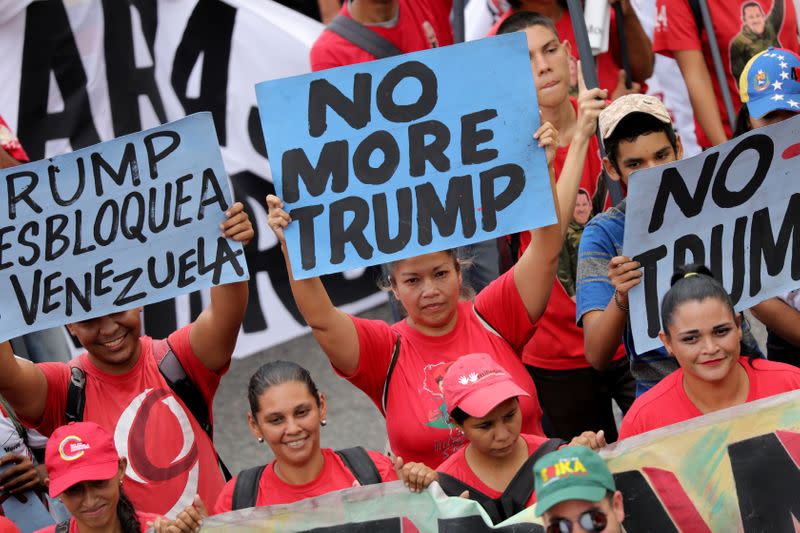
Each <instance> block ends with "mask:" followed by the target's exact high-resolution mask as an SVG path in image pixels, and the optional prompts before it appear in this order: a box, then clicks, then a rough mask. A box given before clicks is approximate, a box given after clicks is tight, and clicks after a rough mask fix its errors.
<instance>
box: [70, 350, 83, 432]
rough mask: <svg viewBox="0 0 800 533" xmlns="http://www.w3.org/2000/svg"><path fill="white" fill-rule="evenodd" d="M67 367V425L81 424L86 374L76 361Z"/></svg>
mask: <svg viewBox="0 0 800 533" xmlns="http://www.w3.org/2000/svg"><path fill="white" fill-rule="evenodd" d="M73 361H74V362H73V363H71V364H70V365H69V374H70V377H69V385H68V386H67V412H66V416H67V423H70V422H83V409H84V407H85V406H86V373H85V372H84V371H83V369H82V368H81V367H80V361H79V360H77V359H74V360H73Z"/></svg>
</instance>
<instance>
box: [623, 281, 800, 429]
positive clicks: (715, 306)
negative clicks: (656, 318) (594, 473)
mask: <svg viewBox="0 0 800 533" xmlns="http://www.w3.org/2000/svg"><path fill="white" fill-rule="evenodd" d="M661 321H662V331H661V332H660V333H659V337H660V338H661V341H662V342H663V343H664V346H666V348H667V351H668V352H669V353H670V355H672V356H673V357H675V359H677V361H678V364H679V365H680V368H679V369H678V370H676V371H675V372H673V373H672V374H670V375H668V376H667V377H665V378H664V379H662V380H661V381H660V382H659V383H658V384H657V385H656V386H654V387H653V388H652V389H650V390H649V391H647V392H645V393H644V394H642V395H641V396H639V398H637V399H636V401H635V402H634V403H633V406H631V408H630V410H629V411H628V413H627V414H626V415H625V418H624V419H623V420H622V427H621V428H620V438H621V439H622V438H626V437H630V436H633V435H637V434H639V433H644V432H645V431H651V430H653V429H657V428H660V427H663V426H667V425H670V424H677V423H678V422H682V421H684V420H688V419H690V418H694V417H697V416H701V415H704V414H707V413H711V412H714V411H719V410H720V409H725V408H727V407H733V406H735V405H739V404H742V403H745V402H752V401H754V400H758V399H761V398H766V397H768V396H773V395H775V394H780V393H783V392H788V391H791V390H795V389H800V369H798V368H796V367H793V366H790V365H786V364H783V363H776V362H773V361H767V360H764V359H754V358H750V360H745V358H744V357H742V354H741V349H740V346H741V345H740V341H741V338H742V325H741V318H740V315H738V314H737V313H736V312H735V311H734V309H733V303H732V301H731V298H730V296H729V295H728V293H727V291H726V290H725V288H724V287H723V286H722V284H721V283H719V281H717V280H716V279H714V277H713V276H712V274H711V271H710V270H708V268H706V267H705V266H702V265H688V266H685V267H681V268H679V269H678V270H676V272H675V274H674V275H673V276H672V287H671V288H670V290H669V291H668V292H667V294H665V295H664V299H663V300H662V302H661Z"/></svg>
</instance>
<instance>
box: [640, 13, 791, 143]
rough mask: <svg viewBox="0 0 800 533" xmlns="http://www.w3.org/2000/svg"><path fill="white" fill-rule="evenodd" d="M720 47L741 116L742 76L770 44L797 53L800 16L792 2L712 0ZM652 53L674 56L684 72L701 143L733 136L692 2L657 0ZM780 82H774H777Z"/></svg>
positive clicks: (737, 109) (718, 140)
mask: <svg viewBox="0 0 800 533" xmlns="http://www.w3.org/2000/svg"><path fill="white" fill-rule="evenodd" d="M707 2H708V9H709V12H710V14H711V20H713V22H714V34H715V36H716V39H717V44H718V45H719V51H720V55H721V56H722V65H723V68H724V71H725V83H727V84H728V89H729V90H730V93H731V99H732V100H733V107H734V112H736V113H738V112H739V107H741V101H740V100H739V89H738V82H739V78H738V76H739V74H738V73H739V72H741V69H742V68H743V67H744V65H745V63H747V61H748V60H749V59H750V57H752V56H753V55H755V54H756V53H758V52H760V51H762V50H766V49H767V48H768V47H769V46H775V47H781V48H787V49H789V50H791V51H793V52H798V48H800V47H799V46H798V39H797V14H796V13H795V8H794V3H793V2H792V0H736V1H735V2H732V1H730V0H707ZM656 10H657V11H656V27H655V33H654V35H653V49H654V50H655V51H656V52H658V53H660V54H664V55H666V56H670V57H674V58H675V60H676V61H677V62H678V66H679V67H680V69H681V72H682V73H683V79H684V80H685V81H686V87H687V89H688V90H689V99H690V100H691V102H692V108H693V109H694V113H695V118H696V121H697V124H698V125H699V127H698V128H697V140H698V143H699V144H700V146H702V147H703V148H710V147H712V146H716V145H718V144H721V143H723V142H725V141H727V140H728V139H729V138H730V137H731V133H732V132H731V128H730V122H729V118H728V115H727V113H726V111H725V107H724V103H723V100H722V90H721V89H720V85H719V83H720V80H718V79H717V78H716V76H712V74H711V73H712V72H714V64H713V62H712V59H711V49H710V48H709V44H708V36H707V35H706V34H705V31H703V29H702V28H698V25H697V22H696V20H695V16H694V14H693V12H692V8H691V7H690V2H689V0H656ZM774 81H775V80H770V82H774Z"/></svg>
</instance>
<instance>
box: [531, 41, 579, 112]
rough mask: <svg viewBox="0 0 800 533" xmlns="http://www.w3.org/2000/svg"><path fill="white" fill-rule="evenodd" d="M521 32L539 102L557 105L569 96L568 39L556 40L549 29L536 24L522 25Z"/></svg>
mask: <svg viewBox="0 0 800 533" xmlns="http://www.w3.org/2000/svg"><path fill="white" fill-rule="evenodd" d="M525 35H526V36H527V37H528V53H529V54H530V58H531V70H533V80H534V82H535V83H536V95H537V96H538V99H539V105H540V106H542V107H555V106H557V105H560V104H561V103H562V102H564V100H566V99H567V97H568V96H569V61H570V59H569V56H570V45H569V42H568V41H564V42H563V43H561V42H559V40H558V36H557V35H556V34H554V33H553V32H552V31H551V30H550V29H549V28H546V27H545V26H539V25H535V26H529V27H528V28H526V29H525Z"/></svg>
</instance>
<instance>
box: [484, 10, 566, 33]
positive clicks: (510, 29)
mask: <svg viewBox="0 0 800 533" xmlns="http://www.w3.org/2000/svg"><path fill="white" fill-rule="evenodd" d="M531 26H544V27H545V28H547V29H548V30H550V31H551V32H553V35H555V36H556V39H558V38H559V37H558V30H557V29H556V25H555V23H554V22H553V19H551V18H550V17H545V16H544V15H540V14H539V13H536V12H535V11H517V12H516V13H513V14H511V15H510V16H509V17H508V18H507V19H505V20H504V21H503V22H502V23H501V24H500V27H499V28H497V35H503V34H505V33H514V32H515V31H522V30H526V29H528V28H530V27H531Z"/></svg>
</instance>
